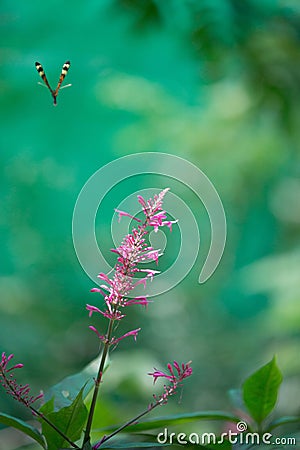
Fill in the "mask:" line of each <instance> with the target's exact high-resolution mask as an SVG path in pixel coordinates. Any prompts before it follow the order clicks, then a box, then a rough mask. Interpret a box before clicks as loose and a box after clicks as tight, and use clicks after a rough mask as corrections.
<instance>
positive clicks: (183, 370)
mask: <svg viewBox="0 0 300 450" xmlns="http://www.w3.org/2000/svg"><path fill="white" fill-rule="evenodd" d="M191 363H192V362H191V361H189V362H188V363H186V364H184V363H182V364H181V366H180V365H179V364H178V362H177V361H174V362H173V367H172V365H171V364H168V366H167V367H168V370H169V373H165V372H162V371H161V370H157V369H155V368H154V372H151V373H149V374H148V375H151V376H152V377H153V382H154V383H156V381H157V380H158V378H165V379H166V380H168V381H169V382H170V384H169V385H164V392H163V393H162V394H161V395H159V396H156V395H155V394H154V395H153V398H154V400H155V404H154V405H153V403H152V404H150V405H149V409H152V408H153V406H157V405H163V404H166V403H167V401H168V397H170V396H171V395H174V394H176V389H177V387H178V385H180V383H181V382H182V381H183V380H184V379H185V378H187V377H190V376H191V375H192V373H193V370H192V368H191ZM174 369H175V370H176V372H177V373H174Z"/></svg>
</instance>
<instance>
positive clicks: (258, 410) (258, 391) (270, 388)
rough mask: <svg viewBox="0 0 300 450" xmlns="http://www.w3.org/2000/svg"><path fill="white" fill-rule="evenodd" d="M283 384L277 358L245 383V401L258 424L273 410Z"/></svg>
mask: <svg viewBox="0 0 300 450" xmlns="http://www.w3.org/2000/svg"><path fill="white" fill-rule="evenodd" d="M281 382H282V375H281V372H280V370H279V368H278V367H277V364H276V359H275V357H274V358H273V359H272V360H271V361H270V362H269V363H268V364H266V365H265V366H263V367H261V368H260V369H258V370H257V371H256V372H255V373H253V374H252V375H251V376H250V377H249V378H248V379H247V380H246V381H245V382H244V384H243V399H244V402H245V405H246V407H247V409H248V411H249V413H250V415H251V417H252V418H253V419H254V420H255V421H256V422H257V424H261V422H262V421H263V420H264V419H265V418H266V417H267V416H268V415H269V414H270V412H271V411H272V410H273V408H274V406H275V404H276V401H277V396H278V389H279V386H280V384H281Z"/></svg>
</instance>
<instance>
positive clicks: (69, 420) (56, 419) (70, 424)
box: [42, 388, 87, 450]
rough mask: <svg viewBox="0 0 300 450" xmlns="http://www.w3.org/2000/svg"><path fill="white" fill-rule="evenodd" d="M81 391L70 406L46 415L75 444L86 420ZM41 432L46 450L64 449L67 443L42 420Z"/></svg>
mask: <svg viewBox="0 0 300 450" xmlns="http://www.w3.org/2000/svg"><path fill="white" fill-rule="evenodd" d="M83 389H84V388H82V389H81V391H80V392H79V394H78V395H77V397H76V398H75V400H74V401H73V403H72V404H71V405H70V406H67V407H64V408H61V409H60V410H59V411H54V412H51V413H50V414H48V415H47V419H49V420H50V421H51V422H52V423H53V424H54V425H56V427H57V428H58V429H59V430H60V431H61V432H62V433H64V434H65V435H66V436H67V437H68V438H69V439H70V440H71V441H73V442H75V441H77V440H78V439H80V437H81V433H82V430H83V427H84V425H85V422H86V419H87V409H86V406H85V404H84V403H83V398H82V396H83ZM42 430H43V434H44V435H45V437H46V440H47V443H48V450H57V449H58V448H62V447H64V446H65V447H66V446H67V445H68V442H67V441H66V440H65V439H64V438H63V437H62V436H61V435H60V434H58V433H57V431H55V430H54V429H53V428H52V427H51V426H50V425H49V424H48V423H47V422H45V421H43V420H42Z"/></svg>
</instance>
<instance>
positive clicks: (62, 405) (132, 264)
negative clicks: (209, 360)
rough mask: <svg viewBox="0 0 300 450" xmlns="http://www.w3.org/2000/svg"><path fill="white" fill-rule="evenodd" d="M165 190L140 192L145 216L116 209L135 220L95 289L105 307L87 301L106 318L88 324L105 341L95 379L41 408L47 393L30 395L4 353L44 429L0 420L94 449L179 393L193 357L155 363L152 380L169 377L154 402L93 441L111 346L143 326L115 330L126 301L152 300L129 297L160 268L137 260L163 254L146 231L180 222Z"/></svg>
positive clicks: (3, 377) (1, 376) (11, 384)
mask: <svg viewBox="0 0 300 450" xmlns="http://www.w3.org/2000/svg"><path fill="white" fill-rule="evenodd" d="M167 191H168V189H164V190H163V191H161V192H160V193H159V194H158V195H155V196H154V197H153V199H149V200H147V201H146V200H145V199H144V198H143V197H142V196H138V201H139V203H140V205H141V206H142V211H143V214H144V220H143V221H142V220H141V219H138V218H136V217H133V216H132V215H130V214H129V213H127V212H124V211H118V210H117V213H118V214H119V219H121V217H122V216H127V217H130V218H131V219H132V220H134V221H135V222H137V224H136V227H134V228H133V229H132V230H131V232H130V233H129V234H128V235H127V236H125V238H124V239H123V241H122V243H121V244H120V246H119V247H117V248H115V249H112V252H113V253H115V254H116V255H117V263H116V265H115V267H114V273H113V275H112V276H111V277H110V276H109V275H107V274H104V273H100V274H99V275H98V278H99V279H100V280H101V284H100V287H99V288H93V289H91V291H92V292H96V293H98V294H100V296H101V297H102V298H103V300H104V308H103V307H100V308H99V307H98V306H93V305H90V304H88V305H87V306H86V309H87V310H88V312H89V316H90V317H91V316H92V315H93V314H94V313H96V314H100V315H101V316H103V317H105V318H106V319H107V329H106V332H102V331H101V332H100V331H99V330H98V329H97V328H96V327H95V326H94V325H91V326H90V329H91V330H92V331H93V332H94V333H95V334H96V336H97V337H98V339H99V341H100V343H101V344H102V352H101V356H100V363H99V367H98V371H97V375H96V377H95V378H94V380H93V383H88V380H85V383H84V385H83V386H82V388H81V389H77V391H74V392H72V396H70V399H69V401H68V402H67V404H66V402H65V401H64V402H61V401H60V400H61V399H57V398H55V396H52V397H50V398H49V400H48V401H46V402H44V404H43V405H42V406H41V407H40V408H37V407H36V406H33V405H34V404H36V402H37V401H38V400H40V399H42V398H43V393H40V394H39V395H37V396H32V395H30V387H29V385H28V384H26V385H24V386H22V385H19V384H18V382H17V380H16V378H15V375H14V371H15V370H16V369H19V368H22V367H23V365H22V364H15V365H12V366H10V365H9V363H10V362H11V360H12V358H13V355H12V354H11V355H9V356H6V353H4V352H3V353H2V360H1V363H0V381H1V384H2V385H3V386H4V388H5V390H6V392H7V393H8V394H10V395H11V396H12V397H13V398H14V399H16V400H17V401H19V402H20V403H22V404H23V405H25V406H26V407H27V408H29V409H30V410H31V412H32V413H33V415H34V416H35V417H36V418H37V419H38V420H39V421H40V422H41V423H42V431H39V430H38V429H36V428H35V427H33V426H31V425H28V424H27V423H26V422H22V421H20V420H19V419H16V418H14V417H11V416H8V415H5V414H0V421H1V422H2V423H5V424H7V425H10V426H13V427H15V428H18V429H20V430H22V431H23V432H24V433H26V434H27V435H29V436H30V437H31V438H33V439H34V440H35V441H36V442H37V443H38V444H40V446H42V447H43V448H44V449H47V450H57V449H62V448H75V449H82V450H92V449H93V450H96V449H99V448H101V447H102V448H103V447H104V446H105V448H108V447H107V441H109V440H110V439H111V438H112V437H114V436H116V435H117V434H118V433H120V432H121V431H123V430H124V429H125V428H127V427H129V426H130V425H133V424H137V423H138V422H139V420H140V419H141V418H142V417H143V416H145V415H146V414H148V413H149V412H150V411H152V410H153V409H154V408H156V407H157V406H161V405H163V404H166V403H167V401H168V398H169V397H170V396H172V395H174V394H176V390H177V388H178V386H180V385H181V383H182V381H183V380H184V379H185V378H187V377H189V376H190V375H191V374H192V368H191V362H188V363H182V364H179V363H178V362H177V361H174V362H173V364H170V363H169V364H167V369H168V371H167V372H163V371H161V370H157V369H154V371H153V372H150V373H149V375H151V376H152V377H153V380H154V383H155V382H156V381H157V380H158V379H159V378H163V379H165V380H166V384H165V385H164V387H163V391H162V393H161V394H160V395H153V400H152V402H151V403H149V405H148V406H147V408H146V409H145V410H144V411H143V412H141V413H139V414H138V415H137V416H136V417H134V418H132V419H130V420H128V421H127V422H126V423H124V424H123V425H121V426H119V427H115V429H114V430H113V431H112V432H111V433H110V434H107V435H104V436H102V438H101V439H100V440H98V441H97V442H94V443H91V440H92V424H93V418H94V413H95V407H96V403H97V399H98V393H99V389H100V385H101V383H102V381H103V374H104V369H105V364H106V361H107V357H108V354H109V351H110V350H111V349H114V348H115V347H116V346H117V345H118V344H119V342H120V341H121V340H123V339H125V338H127V337H130V336H132V337H133V338H134V339H135V340H136V339H137V335H138V333H139V331H140V330H141V328H136V329H134V330H131V331H128V332H126V333H125V334H123V335H122V336H116V335H115V332H116V330H117V325H118V324H119V322H120V321H121V320H122V319H123V318H124V317H125V316H126V314H127V309H128V307H130V306H133V305H142V306H147V305H148V303H149V300H148V297H147V296H146V295H145V296H134V295H133V296H131V297H130V295H132V294H133V290H134V288H135V287H136V286H138V285H140V284H142V285H144V286H146V283H147V281H148V280H152V279H153V277H154V276H155V275H156V274H157V273H159V272H158V271H157V270H153V269H143V268H141V267H140V266H139V263H141V262H144V261H154V262H155V263H156V264H158V260H159V257H160V256H161V252H160V251H159V250H156V249H154V248H152V247H151V246H149V244H148V242H147V240H146V237H147V235H148V234H149V230H151V229H153V230H154V231H155V232H156V231H157V230H158V229H159V228H160V227H164V226H167V227H168V228H169V229H170V230H171V229H172V225H173V224H174V223H176V221H170V220H167V216H166V212H165V211H164V210H163V208H162V204H163V199H164V196H165V195H166V193H167ZM139 274H140V275H142V278H136V277H137V275H139ZM90 387H91V389H92V391H93V393H92V400H91V403H90V406H89V410H88V409H87V407H86V404H85V402H84V400H85V398H86V396H87V394H88V393H89V391H90V390H91V389H90ZM75 394H76V395H75ZM71 398H72V401H71ZM64 400H65V399H64ZM126 446H127V445H126Z"/></svg>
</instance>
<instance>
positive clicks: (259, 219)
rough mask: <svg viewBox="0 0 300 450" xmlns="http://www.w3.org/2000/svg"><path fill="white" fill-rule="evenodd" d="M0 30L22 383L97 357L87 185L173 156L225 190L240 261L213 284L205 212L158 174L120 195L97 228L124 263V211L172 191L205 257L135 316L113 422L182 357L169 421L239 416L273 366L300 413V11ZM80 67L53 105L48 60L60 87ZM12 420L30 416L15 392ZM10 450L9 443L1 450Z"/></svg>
mask: <svg viewBox="0 0 300 450" xmlns="http://www.w3.org/2000/svg"><path fill="white" fill-rule="evenodd" d="M0 20H1V53H0V93H1V135H0V142H1V149H0V170H1V176H0V184H1V198H0V210H1V214H0V227H1V237H0V239H1V240H0V245H1V258H0V264H1V266H0V267H1V274H0V288H1V300H0V312H1V314H0V344H1V345H0V347H1V351H5V352H6V353H14V354H15V360H16V362H23V363H24V364H25V367H24V369H23V370H22V371H20V372H19V374H18V375H19V378H18V379H19V380H20V382H30V384H31V385H32V389H33V391H34V392H38V391H39V390H40V389H46V388H47V387H49V386H50V385H51V384H54V383H56V382H58V381H59V380H61V379H62V378H63V377H64V376H67V375H70V374H71V373H73V372H74V371H78V370H81V369H82V368H83V367H84V366H85V364H87V363H88V362H89V361H90V360H91V359H93V358H94V357H95V356H96V354H97V351H98V343H97V342H96V339H95V337H94V335H93V333H91V332H90V331H89V330H88V325H89V324H90V323H91V320H90V319H89V318H88V317H87V314H86V311H85V304H86V303H92V304H96V305H97V301H98V298H97V297H96V296H95V294H91V293H89V290H90V289H91V288H92V287H94V283H93V282H92V281H91V280H90V279H89V278H88V277H87V276H86V274H85V273H84V272H83V270H82V268H81V267H80V265H79V263H78V261H77V258H76V255H75V251H74V248H73V243H72V229H71V225H72V214H73V208H74V205H75V202H76V198H77V196H78V194H79V192H80V190H81V188H82V186H83V185H84V183H85V182H86V181H87V179H88V178H89V177H90V176H91V175H92V174H93V173H94V172H95V171H96V170H98V169H99V168H101V167H102V166H103V165H105V164H106V163H108V162H110V161H112V160H114V159H116V158H119V157H122V156H124V155H129V154H132V153H140V152H148V151H151V152H157V153H159V152H166V153H170V154H173V155H177V156H180V157H182V158H185V159H187V160H189V161H190V162H192V163H194V164H195V165H197V166H198V167H199V168H200V169H201V170H202V171H203V172H204V173H205V174H206V175H207V176H208V177H209V179H210V180H211V181H212V183H213V184H214V186H215V187H216V189H217V191H218V193H219V195H220V197H221V199H222V202H223V204H224V208H225V211H226V217H227V222H228V238H227V245H226V248H225V253H224V256H223V258H222V261H221V264H220V266H219V267H218V269H217V271H216V273H215V274H214V276H213V277H212V278H211V279H210V280H209V281H208V282H207V283H205V284H204V285H199V284H198V283H197V278H198V274H199V267H201V265H202V264H203V261H204V259H205V256H206V254H207V251H208V248H209V244H210V232H209V222H208V218H207V217H206V215H205V210H204V208H203V205H201V204H199V201H198V199H197V198H196V196H195V195H194V194H193V193H192V192H190V191H189V190H188V189H187V188H186V187H185V186H182V185H180V184H179V183H176V181H172V180H169V179H167V180H166V179H165V178H164V177H160V176H155V175H144V176H142V175H141V176H140V177H135V178H134V179H132V180H129V181H127V182H126V183H124V184H123V185H122V184H121V185H120V186H118V187H116V188H115V189H113V190H112V191H111V192H110V193H109V194H108V198H107V199H106V200H105V202H104V204H103V207H102V208H101V210H100V211H99V213H98V215H97V221H96V230H97V237H98V240H99V242H101V248H103V249H104V250H105V253H106V257H107V259H108V260H109V261H110V262H111V263H113V257H112V256H111V255H109V248H110V247H111V245H112V242H111V236H110V224H111V218H112V215H113V212H114V210H113V208H114V207H117V205H118V204H119V203H120V202H121V201H122V200H123V198H124V197H125V196H127V195H129V194H130V193H131V192H132V191H134V192H135V191H136V192H137V193H138V190H139V189H144V188H146V187H157V188H163V187H166V186H170V187H171V190H172V192H174V193H176V194H177V195H179V196H180V197H181V198H182V199H183V200H184V201H185V202H186V203H187V204H188V205H189V206H190V208H191V209H192V210H193V212H194V214H195V217H196V218H197V219H198V221H199V226H200V229H201V249H200V254H199V258H198V260H197V263H196V265H195V266H194V268H193V269H192V271H191V272H190V274H189V275H188V276H187V277H186V278H185V280H184V281H183V282H181V283H180V285H179V286H177V287H176V288H175V289H173V290H172V291H170V292H168V293H166V294H163V295H162V296H160V297H157V298H155V299H154V303H153V304H150V306H149V308H148V310H147V311H145V310H144V309H142V308H139V307H136V308H132V309H130V310H128V315H127V318H126V322H125V321H124V323H123V324H122V326H121V327H120V329H119V330H120V332H121V331H124V332H125V331H128V330H130V329H132V328H137V327H142V332H141V333H140V335H139V338H138V341H137V343H134V342H131V340H126V341H123V342H122V344H120V346H119V347H118V349H117V351H115V352H114V353H113V354H112V360H113V363H112V365H111V367H110V376H109V379H108V380H107V384H106V386H105V383H104V385H103V387H104V391H105V394H104V398H103V403H102V404H103V405H104V406H103V409H102V412H101V415H99V416H100V417H99V423H106V422H108V423H111V422H112V421H121V420H122V419H124V417H125V418H129V417H131V416H132V415H134V414H135V413H136V412H137V411H140V410H142V409H143V408H144V406H145V405H147V404H148V402H149V401H150V400H151V392H152V385H151V380H150V379H149V380H146V379H147V375H146V374H147V372H148V371H151V369H152V368H153V366H155V367H157V368H163V367H165V366H166V364H167V362H169V361H172V360H173V359H177V360H179V361H181V360H182V361H188V360H192V361H193V368H194V374H193V377H192V378H191V379H190V380H188V381H187V383H186V385H185V387H184V389H183V395H182V399H181V400H180V404H179V403H178V399H172V400H170V402H169V404H168V405H167V406H166V407H165V409H164V410H160V411H159V413H160V414H167V413H172V412H185V411H196V410H202V409H221V408H229V399H228V396H227V394H226V391H227V390H228V389H231V388H236V387H239V386H240V384H241V382H242V380H243V378H245V377H246V376H247V375H249V374H250V373H251V372H252V371H254V370H255V369H256V368H258V367H259V366H260V365H262V364H264V363H266V362H267V361H269V360H270V359H271V358H272V356H273V354H274V353H276V354H277V355H278V364H279V366H280V367H281V370H282V372H283V374H284V377H285V381H284V385H283V387H282V395H281V398H280V401H279V406H278V414H286V415H292V414H296V413H297V412H299V402H298V397H299V395H298V394H299V388H300V386H299V337H300V331H299V323H300V307H299V284H300V282H299V280H300V277H299V262H300V246H299V223H300V213H299V194H300V182H299V100H300V95H299V86H300V52H299V48H300V47H299V44H300V42H299V41H300V15H299V6H298V3H297V2H296V1H294V2H293V1H292V0H290V1H287V2H284V5H283V3H282V4H281V3H279V2H270V1H267V0H261V1H259V2H258V1H255V0H249V1H247V2H238V1H234V0H231V1H229V0H219V1H217V0H216V1H213V2H211V1H210V2H208V1H202V2H198V1H196V0H194V1H190V2H177V1H175V0H173V1H172V0H169V1H166V2H157V1H154V0H151V1H150V0H147V1H140V2H139V1H137V0H132V1H130V0H119V1H113V0H106V1H102V2H101V1H87V2H79V1H72V2H71V1H65V2H63V3H61V2H58V1H50V2H37V1H34V0H32V1H28V2H24V1H20V0H17V1H14V2H11V1H5V0H3V1H2V2H1V18H0ZM66 60H70V61H71V68H70V70H69V73H68V76H67V78H66V83H72V87H70V88H68V89H65V90H62V91H61V92H60V93H59V95H58V99H57V100H58V105H57V106H56V107H54V106H53V105H52V99H51V95H50V93H49V92H48V91H47V90H46V89H44V88H42V87H40V86H38V85H37V82H38V81H39V77H38V74H37V72H36V69H35V67H34V62H35V61H39V62H41V63H42V64H43V66H44V69H45V71H46V74H47V77H48V79H49V82H50V84H51V85H52V86H53V87H54V86H55V83H56V82H57V81H58V77H59V72H60V69H61V66H62V64H63V63H64V61H66ZM167 235H168V233H167ZM168 238H169V239H170V240H169V241H168V242H169V245H167V247H166V249H165V254H166V256H164V258H163V259H162V263H161V266H160V269H164V268H165V267H167V266H168V264H170V263H171V262H172V261H173V259H174V257H175V255H176V251H177V249H178V239H179V237H178V235H176V232H175V235H174V236H173V235H172V237H169V236H168ZM173 244H174V245H173ZM100 271H101V267H95V273H98V272H100ZM154 283H155V280H154ZM92 323H96V322H95V321H93V322H92ZM104 326H105V322H104V321H101V320H100V322H99V323H98V328H99V329H101V327H104ZM148 378H150V377H148ZM179 397H180V395H179V396H178V398H179ZM0 408H1V411H3V412H6V413H10V414H20V415H21V416H22V417H25V418H29V417H30V416H29V415H28V414H27V412H26V411H24V410H23V409H22V408H21V407H20V406H19V405H17V404H16V403H15V402H14V401H13V400H11V399H10V398H8V397H7V396H5V393H4V392H2V393H1V396H0ZM210 426H211V425H206V429H205V430H206V431H209V430H208V427H210ZM199 427H200V426H199ZM13 433H14V432H13ZM14 439H15V437H14V436H12V435H10V434H7V435H6V434H5V439H4V438H2V441H3V444H2V442H1V444H0V448H1V450H2V447H1V445H4V447H3V449H5V450H9V449H10V448H11V449H13V448H17V447H18V445H19V444H16V443H15V440H14Z"/></svg>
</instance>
